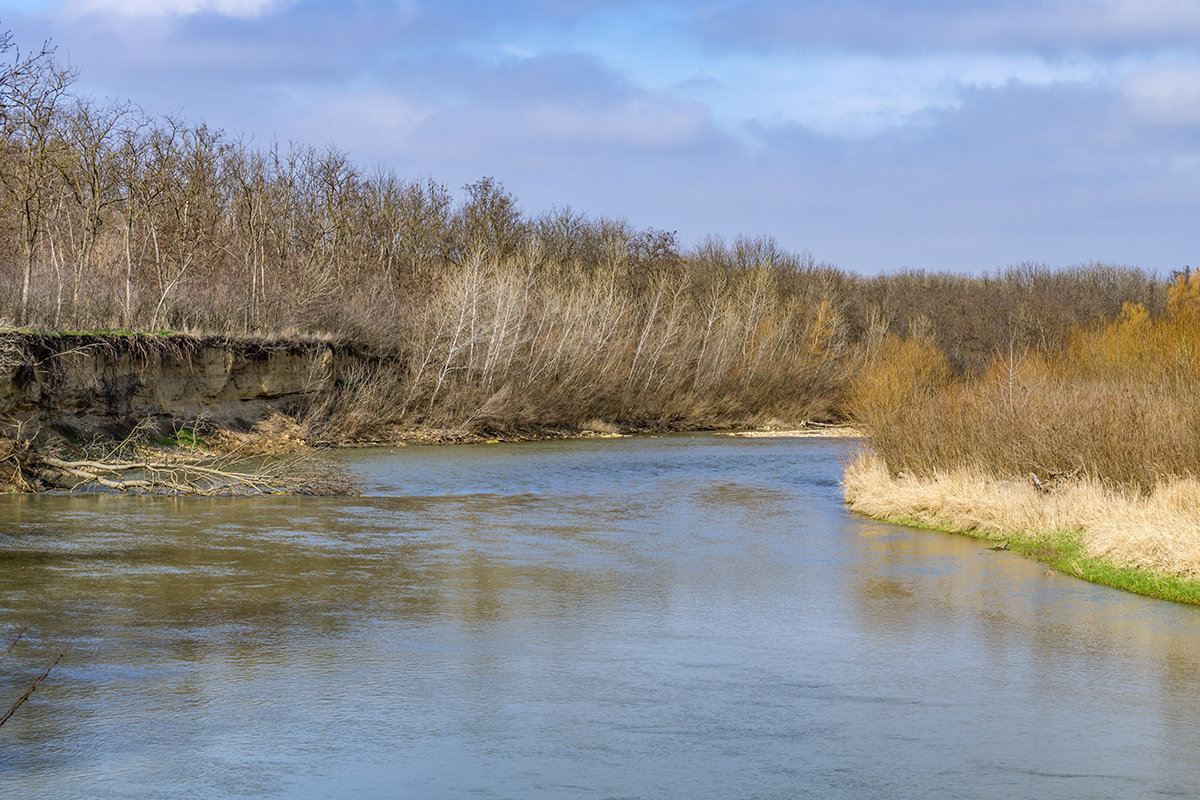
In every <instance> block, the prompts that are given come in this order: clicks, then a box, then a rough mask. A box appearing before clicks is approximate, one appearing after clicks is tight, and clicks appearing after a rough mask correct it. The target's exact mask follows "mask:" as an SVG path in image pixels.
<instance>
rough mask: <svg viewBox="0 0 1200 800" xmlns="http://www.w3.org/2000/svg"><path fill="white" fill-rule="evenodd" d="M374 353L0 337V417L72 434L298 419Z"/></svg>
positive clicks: (238, 426)
mask: <svg viewBox="0 0 1200 800" xmlns="http://www.w3.org/2000/svg"><path fill="white" fill-rule="evenodd" d="M372 360H374V357H373V356H372V355H371V354H369V353H366V352H365V351H362V350H360V349H358V348H355V347H351V346H344V345H337V344H331V343H328V342H322V341H316V340H310V341H286V342H284V341H267V340H263V341H260V340H249V339H228V338H221V337H194V336H183V335H172V336H150V335H117V334H112V335H108V334H37V333H16V332H7V333H0V422H4V423H7V425H6V427H11V426H15V425H18V424H20V425H23V426H25V428H26V433H27V435H28V433H30V432H32V430H33V429H39V430H42V431H45V432H54V433H58V434H61V435H63V436H65V437H67V438H68V439H72V440H89V439H91V438H93V437H95V436H97V435H100V436H109V437H116V438H120V437H123V436H124V435H126V434H127V433H128V432H129V431H130V430H131V429H132V428H133V427H134V426H136V425H139V424H146V423H147V422H148V423H149V424H150V425H152V426H155V427H157V429H158V430H159V431H160V432H161V433H163V434H169V433H171V432H173V431H177V430H179V429H181V428H189V429H196V428H199V429H201V430H205V429H209V430H211V429H218V428H220V429H229V430H246V429H248V428H250V427H251V426H252V425H254V424H255V423H256V422H259V421H261V420H264V419H266V418H268V417H270V416H271V415H272V414H275V413H277V412H281V411H282V412H284V413H288V414H292V415H298V414H301V413H303V412H304V410H305V409H306V408H307V407H308V406H309V405H310V404H311V403H312V402H313V401H314V400H317V399H319V398H321V397H322V396H323V395H324V394H325V393H326V392H327V391H329V390H330V389H332V388H333V387H335V386H336V385H338V383H339V381H341V380H342V379H343V378H344V376H345V375H346V373H347V372H348V371H349V370H351V369H353V368H354V367H356V366H357V365H361V364H362V363H363V362H365V361H372Z"/></svg>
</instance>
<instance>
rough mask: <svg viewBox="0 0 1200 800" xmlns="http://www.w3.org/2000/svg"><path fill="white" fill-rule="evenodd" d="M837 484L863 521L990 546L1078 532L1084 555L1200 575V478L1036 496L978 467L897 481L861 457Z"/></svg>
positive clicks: (878, 463) (1076, 484)
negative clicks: (914, 526)
mask: <svg viewBox="0 0 1200 800" xmlns="http://www.w3.org/2000/svg"><path fill="white" fill-rule="evenodd" d="M843 487H844V491H845V498H846V503H847V504H848V505H849V506H850V508H851V509H852V510H854V511H857V512H859V513H862V514H866V515H867V516H871V517H876V518H879V519H896V520H900V519H903V520H912V521H915V522H918V523H920V524H922V525H927V526H929V527H933V528H937V529H940V530H947V531H953V532H958V533H971V534H975V535H979V536H983V537H986V538H990V539H997V540H1005V539H1008V538H1009V537H1012V536H1020V537H1028V538H1034V539H1037V538H1045V539H1050V538H1052V537H1054V536H1056V535H1059V534H1061V533H1063V532H1078V533H1079V535H1080V536H1081V540H1082V544H1083V547H1084V549H1085V551H1086V553H1087V554H1088V555H1089V556H1092V557H1095V558H1101V559H1105V560H1108V561H1111V562H1112V563H1115V564H1119V565H1126V566H1134V567H1140V568H1143V569H1147V570H1151V571H1155V572H1162V573H1169V574H1173V575H1181V576H1190V577H1200V481H1198V480H1196V479H1194V478H1167V479H1164V480H1163V481H1161V482H1160V483H1159V484H1157V485H1156V486H1155V487H1154V488H1153V489H1152V490H1151V491H1150V492H1149V493H1143V492H1140V491H1135V490H1131V489H1122V488H1119V487H1115V486H1113V485H1106V484H1104V483H1101V482H1099V481H1096V480H1093V479H1088V478H1076V479H1071V480H1064V481H1061V482H1059V483H1058V484H1057V485H1055V486H1052V487H1050V488H1049V489H1048V490H1046V489H1042V490H1039V489H1038V488H1036V487H1035V486H1034V485H1033V483H1032V481H1020V480H1010V479H1003V478H999V477H996V476H994V475H992V474H990V473H988V472H987V471H985V470H981V469H974V470H972V469H966V468H956V469H951V470H947V471H937V470H935V471H932V472H929V473H927V474H924V475H921V476H913V475H908V474H900V475H894V474H892V473H891V472H889V470H888V468H887V465H886V464H885V463H884V461H883V459H882V458H880V457H879V456H878V455H876V454H874V453H869V452H868V453H864V454H862V455H860V456H859V457H858V458H856V459H855V460H854V461H853V462H851V463H850V464H849V465H848V466H847V468H846V472H845V476H844V478H843Z"/></svg>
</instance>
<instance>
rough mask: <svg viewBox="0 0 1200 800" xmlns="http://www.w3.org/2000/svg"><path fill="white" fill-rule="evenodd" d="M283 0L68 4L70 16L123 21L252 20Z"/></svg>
mask: <svg viewBox="0 0 1200 800" xmlns="http://www.w3.org/2000/svg"><path fill="white" fill-rule="evenodd" d="M282 4H283V0H68V2H67V3H66V5H65V7H64V11H65V12H66V13H67V14H68V15H70V16H91V15H97V14H114V15H117V16H121V17H186V16H191V15H193V14H215V15H219V16H225V17H238V18H242V19H249V18H252V17H261V16H263V15H264V14H267V13H269V12H271V11H273V10H274V9H275V8H277V7H279V6H280V5H282Z"/></svg>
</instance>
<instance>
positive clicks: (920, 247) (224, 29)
mask: <svg viewBox="0 0 1200 800" xmlns="http://www.w3.org/2000/svg"><path fill="white" fill-rule="evenodd" d="M0 26H2V27H3V28H9V29H11V30H12V31H13V34H14V36H15V39H16V41H17V42H18V43H20V44H22V45H23V46H24V47H26V48H29V47H34V46H36V45H37V44H40V42H41V41H42V40H43V39H45V38H52V39H53V42H54V43H55V44H56V45H57V46H58V50H59V54H60V56H63V57H65V58H66V59H68V60H69V61H70V62H71V63H72V64H73V65H74V66H75V67H76V68H77V69H78V70H79V71H80V80H79V83H78V87H79V89H81V90H82V91H83V92H86V93H89V94H94V95H98V96H104V97H114V98H120V99H129V100H132V101H135V102H137V103H138V104H140V105H142V106H143V107H146V108H149V109H152V110H155V111H159V112H168V111H170V112H179V111H181V112H182V113H183V114H184V115H185V116H186V117H188V118H190V119H193V120H204V121H206V122H208V123H209V124H210V125H213V126H215V127H220V128H223V129H224V130H225V131H226V132H227V133H229V134H233V135H243V134H244V135H245V136H247V137H251V138H253V140H255V141H258V142H262V143H264V144H269V143H270V142H271V141H273V140H275V139H278V140H280V141H283V142H286V141H289V140H295V141H301V142H306V143H311V144H316V145H323V144H327V143H332V144H336V145H337V146H339V147H340V148H342V149H343V150H345V151H347V152H348V153H349V154H350V155H351V156H352V157H353V158H354V160H355V161H357V162H358V163H359V164H361V165H363V166H364V167H365V168H371V167H372V166H374V165H376V164H379V163H385V164H387V165H389V166H391V167H394V168H395V169H396V170H397V171H398V172H399V173H400V174H402V175H405V176H409V177H412V178H425V177H433V178H435V179H436V180H438V181H441V182H442V183H444V184H446V185H447V186H448V187H450V188H451V189H454V190H457V189H458V187H460V186H462V185H463V184H464V183H467V182H468V181H473V180H475V179H477V178H479V177H482V176H484V175H490V176H494V177H496V178H498V179H499V180H501V181H502V182H503V183H504V184H505V185H506V186H507V187H508V188H509V189H510V190H511V191H513V192H514V193H515V194H516V195H517V196H518V197H519V198H520V200H521V205H522V207H523V208H524V209H525V210H526V211H528V212H533V213H536V212H539V211H542V210H545V209H548V208H550V207H551V206H556V205H557V206H562V205H570V206H571V207H572V208H574V209H576V210H578V211H584V212H586V213H588V214H590V215H592V216H600V215H604V216H616V217H624V218H626V219H628V220H629V221H630V222H632V223H634V224H635V225H637V226H639V227H656V228H665V229H668V230H677V231H678V232H679V235H680V238H681V239H682V240H683V242H685V243H693V242H696V241H698V240H700V239H701V238H702V237H703V236H705V235H706V234H715V235H719V236H723V237H725V238H731V237H733V236H736V235H738V234H748V235H759V234H763V235H770V236H774V237H775V238H776V239H778V240H779V241H780V242H781V243H782V244H784V245H785V246H787V247H788V248H790V249H793V250H807V251H809V252H811V253H813V254H814V255H815V256H816V257H817V258H818V259H820V260H823V261H827V262H830V263H833V264H837V265H839V266H841V267H844V268H846V269H851V270H855V271H858V272H864V273H875V272H881V271H892V270H895V269H898V268H901V267H913V268H922V269H930V270H952V271H960V272H979V271H982V270H990V269H995V268H999V267H1004V266H1007V265H1010V264H1016V263H1020V262H1023V261H1037V262H1043V263H1048V264H1051V265H1053V266H1066V265H1071V264H1078V263H1086V262H1091V261H1104V262H1107V263H1114V264H1129V265H1136V266H1142V267H1145V268H1147V269H1155V270H1159V271H1162V272H1165V271H1168V270H1171V269H1177V268H1180V267H1182V266H1184V265H1185V264H1191V265H1197V266H1200V252H1198V251H1200V233H1198V231H1200V0H1062V1H1061V2H1054V1H1053V0H975V1H974V2H956V1H952V0H909V1H908V2H882V0H840V2H838V1H835V0H811V1H810V2H782V1H781V0H711V2H710V1H708V0H697V1H696V2H672V1H671V0H660V1H659V2H637V1H636V0H628V1H627V2H622V1H621V0H611V1H609V2H605V1H604V0H525V2H517V1H516V0H508V1H507V2H505V1H504V0H495V1H494V2H466V1H465V0H440V1H434V0H345V1H344V2H330V1H329V0H41V2H36V1H35V2H14V1H13V0H0Z"/></svg>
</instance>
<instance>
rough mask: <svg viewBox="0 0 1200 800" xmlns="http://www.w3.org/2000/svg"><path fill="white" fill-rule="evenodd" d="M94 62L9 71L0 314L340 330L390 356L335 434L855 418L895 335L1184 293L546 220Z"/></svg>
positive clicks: (964, 336) (1147, 302)
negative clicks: (210, 115) (175, 107)
mask: <svg viewBox="0 0 1200 800" xmlns="http://www.w3.org/2000/svg"><path fill="white" fill-rule="evenodd" d="M3 44H4V45H5V46H6V47H7V46H8V45H10V44H11V42H9V41H8V40H5V41H4V42H3ZM73 80H74V74H73V72H72V71H71V70H70V69H67V68H65V67H64V66H63V65H62V64H60V63H59V62H58V61H57V60H56V59H55V58H54V54H53V53H52V52H50V51H48V50H42V51H39V52H36V53H32V54H29V55H26V56H23V57H18V58H14V59H13V60H12V61H11V62H10V63H8V64H7V65H5V66H4V68H3V70H2V71H0V115H2V117H0V125H2V129H0V134H2V137H3V138H2V141H0V258H2V261H0V325H8V326H17V327H25V328H33V329H52V330H53V329H73V330H112V329H121V330H133V331H158V330H162V329H169V330H179V331H189V332H197V333H210V334H211V333H215V334H222V335H257V334H261V335H270V336H278V335H283V336H330V337H336V338H340V339H349V340H355V341H359V342H363V343H367V344H369V345H371V346H373V347H375V348H378V349H379V350H380V351H382V352H385V353H388V354H390V355H392V356H393V358H392V359H390V360H389V362H388V363H389V364H391V365H392V366H391V367H389V369H388V372H387V374H372V375H362V376H357V378H355V379H354V380H349V381H347V382H346V383H345V386H344V394H343V396H342V397H340V398H333V399H331V400H330V403H331V404H332V406H331V409H327V411H330V412H331V413H330V414H329V418H330V419H333V420H336V425H337V426H340V429H339V431H337V432H331V435H333V433H339V434H347V435H349V434H352V433H353V432H354V431H356V430H358V429H359V426H367V427H369V426H370V425H371V424H380V423H381V422H387V423H389V424H426V425H474V426H480V427H488V426H492V427H503V426H519V425H535V424H542V425H544V424H568V425H578V424H581V423H583V422H587V421H589V420H596V419H599V420H619V421H635V422H636V421H668V422H683V423H694V424H717V423H730V422H745V421H765V420H769V419H773V418H774V419H780V420H791V421H794V420H798V419H806V418H834V417H837V416H839V415H842V414H844V412H845V407H846V406H845V404H846V401H847V396H848V394H851V393H853V392H854V391H856V390H855V389H854V388H853V387H854V381H855V380H856V376H860V375H861V374H862V373H863V369H864V366H863V365H864V364H869V363H872V359H873V358H875V357H876V355H877V354H878V352H879V348H880V347H881V346H883V345H882V343H883V342H885V341H886V340H887V337H888V336H889V335H899V336H902V337H909V338H911V339H913V340H919V341H922V342H928V343H930V344H931V346H933V347H935V348H936V349H938V350H939V351H940V352H941V353H943V354H944V356H945V358H946V364H947V368H948V369H949V370H950V371H951V372H954V373H972V372H978V371H980V370H983V369H984V368H985V367H986V365H987V364H988V363H989V361H990V360H991V359H992V358H993V356H994V355H995V354H996V353H997V352H1002V351H1014V352H1024V351H1025V350H1028V349H1033V350H1037V351H1048V350H1051V349H1055V348H1059V347H1061V346H1062V345H1063V344H1064V343H1065V342H1066V341H1068V339H1069V338H1070V336H1071V335H1072V331H1074V330H1076V329H1079V328H1080V327H1087V326H1093V325H1102V324H1104V323H1106V322H1108V321H1110V320H1113V319H1115V318H1116V317H1117V316H1118V315H1119V314H1120V313H1121V309H1122V307H1123V305H1124V304H1125V303H1127V302H1132V303H1139V304H1141V306H1142V307H1143V308H1146V309H1147V310H1148V313H1149V314H1151V315H1152V316H1153V315H1157V314H1160V313H1161V312H1162V309H1163V300H1162V297H1163V292H1162V285H1161V283H1160V282H1159V281H1157V280H1156V279H1155V278H1154V276H1151V275H1148V274H1146V273H1144V272H1141V271H1138V270H1134V269H1128V268H1117V267H1107V266H1102V265H1092V266H1085V267H1079V268H1075V269H1071V270H1066V271H1051V270H1048V269H1046V268H1044V267H1040V266H1037V265H1024V266H1020V267H1016V268H1013V269H1010V270H1007V271H1005V272H1003V273H1001V274H998V275H995V276H984V277H964V276H956V275H950V274H941V273H938V274H930V273H922V272H905V273H900V274H896V275H888V276H879V277H870V278H868V277H860V276H856V275H853V274H850V273H847V272H844V271H842V270H839V269H837V268H835V267H832V266H830V265H827V264H822V263H818V262H816V261H815V260H814V259H813V258H812V257H811V256H808V255H807V254H794V253H789V252H786V251H784V250H782V249H781V248H780V247H779V246H778V245H777V244H776V243H775V242H774V241H772V240H769V239H738V240H737V241H734V242H732V243H726V242H722V241H719V240H708V241H705V242H702V243H700V244H698V245H695V246H692V247H683V246H681V245H680V243H679V242H678V241H677V239H676V237H675V235H674V234H673V233H670V232H667V231H661V230H654V229H647V230H642V229H637V228H635V227H633V226H631V225H630V224H629V223H627V222H625V221H623V220H614V219H593V218H589V217H587V216H586V215H584V214H581V213H578V212H576V211H573V210H572V209H570V208H569V207H562V208H556V209H552V210H550V211H548V212H545V213H541V214H537V215H531V214H528V213H526V212H525V211H524V210H522V209H521V207H520V205H519V203H518V201H517V199H516V198H515V197H514V196H513V195H512V194H511V193H509V192H508V191H507V190H506V189H505V188H504V186H503V185H502V184H501V183H499V182H498V181H496V180H494V179H491V178H482V179H480V180H478V181H476V182H474V183H472V184H469V185H467V186H465V187H463V189H462V192H461V193H459V194H457V195H456V194H455V193H453V192H451V191H450V190H449V189H447V188H446V187H445V186H443V185H441V184H439V183H437V182H436V181H434V180H431V179H419V180H412V179H407V178H405V177H402V176H401V175H399V174H398V173H396V172H395V171H393V170H390V169H386V168H379V169H372V170H368V169H363V168H362V167H360V166H358V165H356V164H354V163H353V162H352V161H351V159H350V158H349V157H348V156H347V155H346V154H345V153H343V152H341V151H339V150H337V149H335V148H323V149H322V148H314V147H310V146H306V145H301V144H289V145H286V146H283V145H279V144H273V145H270V146H262V145H257V144H255V143H252V142H248V141H246V140H245V139H241V138H236V137H231V136H229V135H227V134H225V133H223V132H221V131H217V130H213V129H210V128H208V127H207V126H205V125H204V124H202V123H192V122H188V121H186V120H183V119H179V118H176V117H171V116H154V115H150V114H147V113H145V112H143V111H142V110H140V109H138V108H136V107H134V106H131V105H126V104H119V103H111V102H100V101H97V100H95V99H93V98H89V97H84V96H80V95H78V94H76V93H74V92H73V91H72V85H73ZM372 421H373V422H372ZM331 424H333V423H331Z"/></svg>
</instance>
